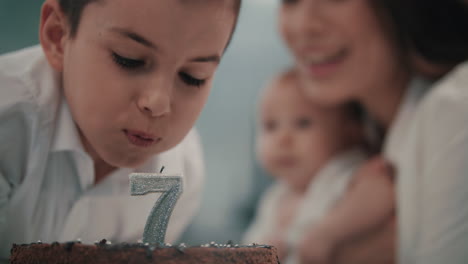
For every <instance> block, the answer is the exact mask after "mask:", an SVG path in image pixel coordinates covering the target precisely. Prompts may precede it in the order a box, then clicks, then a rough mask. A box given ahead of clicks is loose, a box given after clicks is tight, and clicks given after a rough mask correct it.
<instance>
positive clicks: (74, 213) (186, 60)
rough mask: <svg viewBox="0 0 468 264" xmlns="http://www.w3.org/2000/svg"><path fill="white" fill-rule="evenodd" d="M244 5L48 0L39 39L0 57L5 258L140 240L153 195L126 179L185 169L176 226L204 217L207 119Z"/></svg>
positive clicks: (228, 0)
mask: <svg viewBox="0 0 468 264" xmlns="http://www.w3.org/2000/svg"><path fill="white" fill-rule="evenodd" d="M240 3H241V0H207V1H185V0H157V1H156V0H137V1H136V0H112V1H103V0H45V1H44V4H43V7H42V11H41V21H40V26H39V37H40V43H41V44H40V46H36V47H31V48H28V49H24V50H20V51H17V52H14V53H10V54H6V55H3V56H1V57H0V262H1V261H2V259H4V260H5V259H6V258H8V256H9V251H10V248H11V245H12V244H13V243H17V244H19V243H30V242H35V241H38V240H42V241H45V242H53V241H67V240H75V239H77V238H81V239H82V240H83V242H85V243H93V242H94V241H95V240H97V239H102V238H107V239H110V240H113V241H115V242H120V241H122V242H136V241H137V240H138V239H139V238H141V235H142V234H143V228H144V224H145V222H146V218H147V216H148V212H149V210H150V209H151V207H152V206H153V204H154V201H155V200H156V198H155V197H151V196H145V197H131V196H130V193H129V179H128V175H129V174H130V173H132V172H157V171H159V170H160V168H161V167H162V166H163V165H164V166H165V167H166V171H165V173H171V174H172V173H181V174H182V175H183V182H184V190H185V191H184V193H183V194H182V196H181V197H180V199H179V201H178V203H177V205H176V207H175V208H174V211H173V215H172V217H171V221H170V222H169V226H168V230H167V236H166V237H167V240H168V241H167V242H173V241H175V240H176V239H177V237H178V236H179V235H180V234H181V232H182V231H183V230H184V228H185V227H186V226H187V225H188V223H189V222H190V220H191V218H192V217H193V215H194V214H195V211H196V209H197V207H198V204H199V201H200V195H201V185H202V183H203V178H204V176H203V167H204V166H203V162H202V156H201V155H202V154H201V149H200V142H199V140H198V137H197V134H196V131H194V130H193V129H192V128H193V125H194V123H195V121H196V120H197V118H198V116H199V114H200V112H201V110H202V108H203V106H204V105H205V102H206V99H207V97H208V95H209V93H210V90H211V85H212V80H213V78H214V73H215V71H216V69H217V67H218V65H219V63H220V60H221V58H222V57H223V54H224V51H225V50H226V47H227V45H228V43H229V40H230V39H231V36H232V33H233V31H234V28H235V25H236V21H237V17H238V13H239V9H240Z"/></svg>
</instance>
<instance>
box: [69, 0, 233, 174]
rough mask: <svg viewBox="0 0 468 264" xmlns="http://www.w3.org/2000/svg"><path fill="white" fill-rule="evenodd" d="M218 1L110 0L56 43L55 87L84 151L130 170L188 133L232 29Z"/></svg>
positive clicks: (89, 9) (92, 8)
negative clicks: (60, 52)
mask: <svg viewBox="0 0 468 264" xmlns="http://www.w3.org/2000/svg"><path fill="white" fill-rule="evenodd" d="M234 18H235V17H234V12H233V10H232V8H231V7H230V5H229V4H227V3H226V1H182V0H131V1H130V0H112V1H102V2H98V3H92V4H89V5H88V6H86V7H85V9H84V10H83V14H82V17H81V23H80V25H79V28H78V31H77V34H76V36H75V37H74V38H69V37H67V38H65V39H64V45H63V47H64V57H63V85H64V92H65V96H66V98H67V101H68V103H69V105H70V109H71V112H72V115H73V118H74V120H75V122H76V123H77V126H78V128H79V130H80V134H81V138H82V141H83V143H84V145H85V148H86V150H87V151H88V152H90V153H91V155H93V156H97V157H99V158H100V159H102V160H104V161H105V162H106V163H108V164H109V165H111V166H116V167H135V166H138V165H140V164H142V163H143V162H145V161H146V160H147V159H148V158H149V157H150V156H152V155H154V154H156V153H160V152H163V151H165V150H168V149H170V148H172V147H174V146H175V145H176V144H178V143H179V142H180V141H181V140H182V139H183V138H184V137H185V135H186V134H187V133H188V131H189V130H190V129H191V128H192V126H193V125H194V123H195V120H196V119H197V117H198V115H199V114H200V111H201V110H202V108H203V106H204V104H205V101H206V99H207V96H208V94H209V92H210V88H211V84H212V80H213V75H214V73H215V70H216V68H217V66H218V63H219V59H220V57H221V56H222V53H223V51H224V48H225V46H226V44H227V41H228V39H229V36H230V34H231V30H232V27H233V23H234Z"/></svg>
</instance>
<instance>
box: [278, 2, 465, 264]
mask: <svg viewBox="0 0 468 264" xmlns="http://www.w3.org/2000/svg"><path fill="white" fill-rule="evenodd" d="M280 12H281V13H280V18H281V22H280V27H281V32H282V36H283V38H284V39H285V41H286V43H287V45H288V46H289V48H290V49H291V51H292V53H293V54H294V56H295V58H296V62H297V65H298V66H299V68H300V69H301V71H302V75H303V77H304V79H305V87H306V88H305V89H306V91H307V94H308V96H309V97H310V98H311V99H312V100H315V101H317V102H321V103H324V104H329V105H334V104H341V103H343V102H346V101H349V100H357V101H359V102H360V103H361V104H362V105H363V106H364V107H365V109H366V110H367V111H368V113H369V114H370V116H371V117H372V118H373V119H375V120H376V121H377V123H378V124H379V125H380V126H381V127H382V129H383V131H384V140H383V155H382V156H383V157H384V158H385V159H386V160H387V161H388V162H390V163H391V164H392V165H393V166H394V168H395V169H396V170H395V175H391V170H387V169H383V168H384V167H385V166H376V163H380V164H383V163H384V162H383V161H382V160H379V158H376V159H374V160H372V161H370V165H368V166H367V168H364V169H363V170H361V173H362V174H367V175H377V174H378V175H380V176H381V177H388V176H395V179H396V181H395V182H396V187H397V188H396V190H397V191H396V200H397V204H398V207H397V223H398V224H397V228H396V230H397V231H395V229H394V228H395V227H394V225H393V224H394V221H393V219H392V217H389V218H388V219H387V220H386V221H383V222H382V226H383V227H384V228H379V229H378V230H377V231H375V232H372V233H370V234H369V235H368V236H365V237H361V238H360V239H358V240H356V241H352V242H350V243H348V244H346V245H344V246H343V247H342V248H341V250H339V252H338V262H340V261H339V260H343V263H353V262H354V263H383V262H392V261H393V259H396V260H397V261H398V263H404V264H406V263H412V264H414V263H443V262H448V263H465V262H466V260H467V259H468V253H466V252H468V250H466V249H468V210H467V209H465V206H463V205H464V204H463V203H464V201H467V200H468V191H466V190H468V176H467V175H466V174H467V172H468V166H467V164H468V162H467V161H468V133H467V132H466V131H467V130H468V129H466V125H465V124H468V118H467V117H468V88H466V87H467V86H468V64H466V63H465V64H463V63H462V62H463V61H465V60H467V59H468V32H467V31H468V7H467V1H460V0H459V1H457V0H446V1H437V0H429V1H422V0H413V1H407V0H406V1H405V0H375V1H369V0H344V1H325V0H283V3H282V7H281V11H280ZM430 86H431V87H432V88H431V89H429V87H430ZM464 86H465V88H463V87H464ZM361 178H363V179H365V177H361ZM396 237H397V238H396ZM395 238H396V250H393V245H394V243H395V242H394V241H393V240H394V239H395ZM307 254H308V251H307V247H306V246H304V250H303V254H302V255H303V262H304V263H308V262H307V259H308V256H307ZM395 254H396V255H395ZM394 255H395V256H394Z"/></svg>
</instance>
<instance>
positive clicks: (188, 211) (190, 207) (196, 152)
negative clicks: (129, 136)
mask: <svg viewBox="0 0 468 264" xmlns="http://www.w3.org/2000/svg"><path fill="white" fill-rule="evenodd" d="M181 155H182V159H183V175H184V185H183V194H182V196H181V197H180V199H179V201H178V202H177V204H180V207H179V208H177V210H174V212H173V215H172V216H171V223H170V224H169V226H168V231H167V237H166V241H168V242H169V243H174V242H175V241H176V240H177V239H178V238H179V237H180V235H181V234H182V232H183V231H184V230H185V229H186V228H187V226H188V225H189V224H190V222H191V221H192V219H193V217H194V216H195V215H196V213H197V212H198V209H199V207H200V203H201V198H202V192H203V185H204V181H205V164H204V160H203V151H202V145H201V141H200V137H199V135H198V133H197V131H196V130H195V129H192V131H190V132H189V134H188V135H187V136H186V137H185V139H184V140H183V143H182V148H181Z"/></svg>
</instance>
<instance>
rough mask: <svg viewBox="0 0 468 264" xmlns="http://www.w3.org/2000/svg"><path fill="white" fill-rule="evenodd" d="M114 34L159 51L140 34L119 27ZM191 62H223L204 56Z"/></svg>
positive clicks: (218, 58)
mask: <svg viewBox="0 0 468 264" xmlns="http://www.w3.org/2000/svg"><path fill="white" fill-rule="evenodd" d="M110 30H111V31H113V32H117V33H119V34H120V35H123V36H125V37H128V38H130V39H132V40H133V41H135V42H138V43H140V44H142V45H144V46H147V47H149V48H152V49H155V50H157V49H158V48H157V46H156V45H155V44H153V43H152V42H151V41H149V40H147V39H145V38H144V37H142V36H140V35H139V34H137V33H135V32H132V31H130V30H127V29H124V28H118V27H113V28H111V29H110ZM190 61H192V62H214V63H216V64H219V62H220V61H221V56H220V55H217V54H215V55H210V56H202V57H196V58H193V59H191V60H190Z"/></svg>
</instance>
